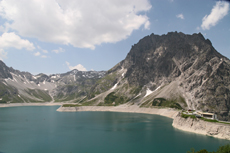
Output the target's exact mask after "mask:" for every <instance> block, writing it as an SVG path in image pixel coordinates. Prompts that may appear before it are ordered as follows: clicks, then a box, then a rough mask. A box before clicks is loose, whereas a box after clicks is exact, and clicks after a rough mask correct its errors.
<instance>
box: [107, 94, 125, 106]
mask: <svg viewBox="0 0 230 153" xmlns="http://www.w3.org/2000/svg"><path fill="white" fill-rule="evenodd" d="M104 102H105V105H112V104H113V102H115V105H119V104H123V103H125V102H126V100H125V98H124V97H122V96H117V95H115V92H111V93H110V94H108V95H107V96H106V97H105V99H104Z"/></svg>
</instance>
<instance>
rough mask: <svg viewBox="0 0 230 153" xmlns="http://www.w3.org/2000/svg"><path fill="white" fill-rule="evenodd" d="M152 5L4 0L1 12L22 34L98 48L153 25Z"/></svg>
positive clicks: (141, 0)
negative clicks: (102, 44)
mask: <svg viewBox="0 0 230 153" xmlns="http://www.w3.org/2000/svg"><path fill="white" fill-rule="evenodd" d="M51 6H52V7H51ZM151 7H152V6H151V4H150V3H149V1H148V0H132V1H130V0H109V1H105V0H97V1H95V0H83V1H82V0H68V1H66V0H36V1H34V0H20V1H18V0H2V1H0V16H2V17H3V18H5V19H6V20H7V23H6V24H5V26H6V27H5V28H6V29H7V28H8V29H13V30H16V31H17V32H18V33H19V34H20V35H21V36H26V37H33V38H38V39H39V40H42V41H46V42H52V43H59V44H71V45H73V46H74V47H80V48H91V49H94V48H95V45H99V44H101V43H115V42H118V41H120V40H123V39H126V38H127V37H128V36H130V35H131V33H132V32H133V30H136V29H139V28H140V27H141V26H144V28H146V29H149V25H150V23H149V19H148V17H147V16H146V15H145V14H144V13H145V12H147V11H149V10H150V9H151Z"/></svg>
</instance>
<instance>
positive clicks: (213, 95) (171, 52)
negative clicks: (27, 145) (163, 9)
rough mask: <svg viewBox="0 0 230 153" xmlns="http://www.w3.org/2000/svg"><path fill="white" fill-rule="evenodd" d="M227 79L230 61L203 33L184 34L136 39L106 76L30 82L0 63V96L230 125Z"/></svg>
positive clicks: (34, 78)
mask: <svg viewBox="0 0 230 153" xmlns="http://www.w3.org/2000/svg"><path fill="white" fill-rule="evenodd" d="M229 74H230V60H229V59H228V58H226V57H224V56H223V55H221V54H220V53H219V52H217V51H216V49H215V48H214V47H213V46H212V43H211V41H210V40H209V39H205V38H204V37H203V35H202V34H201V33H198V34H192V35H186V34H184V33H182V32H179V33H178V32H169V33H167V34H164V35H155V34H151V35H149V36H146V37H144V38H142V39H140V40H139V42H138V43H136V44H134V45H133V46H132V47H131V49H130V52H129V53H128V54H127V56H126V58H125V59H124V60H122V61H121V62H119V63H118V64H117V65H115V66H114V67H113V68H111V69H110V70H108V71H98V72H97V71H87V72H83V71H77V70H73V71H69V72H67V73H63V74H51V75H49V76H48V75H45V74H40V75H35V76H34V75H32V74H30V73H28V72H20V71H17V70H14V69H13V68H8V67H7V66H6V65H4V63H3V62H0V79H1V81H0V85H1V86H2V87H1V88H2V89H4V90H2V91H5V92H6V91H7V94H8V97H9V95H13V96H12V97H15V100H14V102H16V101H17V100H20V99H21V100H20V102H30V101H31V99H34V101H36V102H45V101H46V100H47V101H53V102H55V101H56V102H60V101H65V102H73V103H77V104H79V105H95V106H96V105H99V106H116V105H120V104H124V103H126V104H127V105H138V106H140V107H172V108H177V109H188V108H190V109H195V110H201V111H206V112H212V113H216V114H217V115H218V118H219V119H220V120H230V118H229V115H230V112H229V109H230V92H229V91H230V78H229V76H230V75H229ZM20 79H21V83H19V82H20ZM16 82H17V83H16ZM9 88H10V89H9ZM5 92H3V93H0V96H2V95H3V94H4V93H5ZM31 93H32V94H31ZM5 94H6V93H5ZM18 95H20V96H21V97H20V96H18ZM41 95H42V96H41ZM22 99H26V100H24V101H23V100H22ZM39 99H40V100H39ZM9 101H10V100H9V98H8V99H7V98H5V102H9Z"/></svg>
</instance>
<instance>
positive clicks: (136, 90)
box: [130, 86, 142, 95]
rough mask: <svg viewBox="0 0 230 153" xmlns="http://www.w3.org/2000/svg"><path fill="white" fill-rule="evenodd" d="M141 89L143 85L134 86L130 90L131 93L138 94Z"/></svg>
mask: <svg viewBox="0 0 230 153" xmlns="http://www.w3.org/2000/svg"><path fill="white" fill-rule="evenodd" d="M141 89H142V86H139V87H134V88H133V89H132V90H131V91H130V93H132V94H135V95H137V94H138V93H139V92H140V91H141Z"/></svg>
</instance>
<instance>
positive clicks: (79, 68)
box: [65, 62, 87, 71]
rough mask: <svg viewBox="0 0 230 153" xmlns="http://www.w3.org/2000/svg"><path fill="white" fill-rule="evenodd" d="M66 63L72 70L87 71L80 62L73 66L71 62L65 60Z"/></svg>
mask: <svg viewBox="0 0 230 153" xmlns="http://www.w3.org/2000/svg"><path fill="white" fill-rule="evenodd" d="M65 63H66V65H67V66H68V68H69V69H70V70H74V69H77V70H78V71H87V70H86V68H85V67H84V66H83V65H81V64H78V65H76V66H71V65H70V63H69V62H65Z"/></svg>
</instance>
